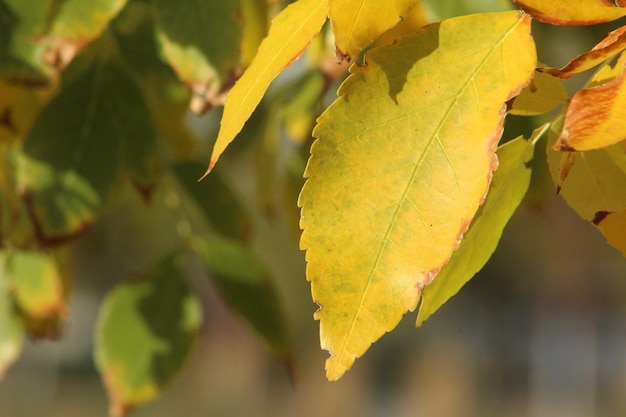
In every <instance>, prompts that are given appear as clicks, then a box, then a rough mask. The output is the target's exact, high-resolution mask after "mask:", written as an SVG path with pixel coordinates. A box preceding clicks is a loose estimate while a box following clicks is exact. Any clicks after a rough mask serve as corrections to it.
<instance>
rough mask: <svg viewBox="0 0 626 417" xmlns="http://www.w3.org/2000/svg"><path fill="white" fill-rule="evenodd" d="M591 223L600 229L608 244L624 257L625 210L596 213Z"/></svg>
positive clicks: (625, 239)
mask: <svg viewBox="0 0 626 417" xmlns="http://www.w3.org/2000/svg"><path fill="white" fill-rule="evenodd" d="M593 223H594V224H595V225H596V226H598V227H599V228H600V230H601V231H602V234H604V237H606V240H607V241H608V242H609V244H610V245H611V246H613V247H614V248H616V249H618V250H619V251H620V252H622V253H623V254H624V256H626V210H622V211H618V212H615V213H609V212H599V213H596V217H595V218H594V219H593Z"/></svg>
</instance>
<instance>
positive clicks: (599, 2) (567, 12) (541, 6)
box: [513, 0, 626, 26]
mask: <svg viewBox="0 0 626 417" xmlns="http://www.w3.org/2000/svg"><path fill="white" fill-rule="evenodd" d="M513 2H514V3H515V4H517V5H518V6H519V7H521V8H522V9H524V10H525V11H526V12H527V13H529V14H530V15H532V16H533V17H534V18H535V19H537V20H538V21H540V22H544V23H550V24H553V25H568V26H579V25H596V24H598V23H604V22H610V21H613V20H617V19H619V18H621V17H624V16H626V8H620V7H616V6H615V4H614V3H612V2H610V1H608V0H576V1H571V0H513Z"/></svg>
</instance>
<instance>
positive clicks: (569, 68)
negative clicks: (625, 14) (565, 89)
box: [538, 26, 626, 80]
mask: <svg viewBox="0 0 626 417" xmlns="http://www.w3.org/2000/svg"><path fill="white" fill-rule="evenodd" d="M624 49H626V26H622V27H621V28H619V29H617V30H614V31H613V32H611V33H609V35H608V36H607V37H606V38H604V39H603V40H602V42H600V43H599V44H597V45H596V46H595V47H594V48H593V49H592V50H591V51H589V52H585V53H584V54H581V55H578V56H577V57H576V58H574V59H572V60H571V61H570V62H569V63H568V64H567V65H565V66H564V67H563V68H561V69H556V68H539V69H538V71H541V72H547V73H550V74H552V75H554V76H556V77H559V78H561V79H562V80H566V79H568V78H569V77H571V76H572V75H576V74H578V73H581V72H583V71H587V70H588V69H591V68H593V67H595V66H596V65H599V64H601V63H602V62H604V61H606V60H607V59H609V58H611V57H613V56H615V55H617V54H619V53H620V52H622V51H623V50H624Z"/></svg>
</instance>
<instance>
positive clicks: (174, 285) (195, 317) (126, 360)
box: [95, 256, 202, 416]
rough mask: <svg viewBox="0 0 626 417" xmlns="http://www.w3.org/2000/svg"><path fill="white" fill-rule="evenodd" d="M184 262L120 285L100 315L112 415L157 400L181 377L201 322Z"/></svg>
mask: <svg viewBox="0 0 626 417" xmlns="http://www.w3.org/2000/svg"><path fill="white" fill-rule="evenodd" d="M179 261H180V259H179V258H177V257H176V256H170V257H168V258H167V259H165V260H164V261H162V262H160V263H159V264H158V265H156V266H154V267H153V269H152V270H150V271H149V272H148V273H147V274H145V275H144V276H141V277H138V278H137V279H136V280H133V281H129V282H126V283H122V284H120V285H118V286H117V287H116V288H115V289H114V290H113V291H111V292H110V293H109V294H108V295H107V296H106V299H105V300H104V302H103V303H102V306H101V310H100V317H99V319H98V328H97V335H96V348H95V360H96V365H97V367H98V371H99V372H100V374H101V376H102V379H103V380H104V383H105V385H106V388H107V391H108V394H109V400H110V404H111V414H112V415H113V416H123V415H125V414H126V412H127V411H129V410H130V409H132V408H134V407H135V406H139V405H142V404H145V403H147V402H149V401H152V400H154V399H155V398H156V397H158V396H159V395H160V394H161V392H162V391H163V390H164V389H165V387H166V386H167V385H168V384H169V383H170V382H171V381H172V379H173V378H174V377H175V376H176V375H177V374H179V373H180V371H181V369H182V367H183V366H184V364H185V362H186V360H187V358H188V356H189V354H190V352H191V350H192V347H193V346H194V343H195V341H196V338H197V335H198V330H199V328H200V325H201V321H202V318H201V317H202V313H201V305H200V302H199V300H198V299H197V298H196V297H195V296H194V295H193V294H192V293H191V291H190V289H189V288H188V286H187V284H186V282H185V279H184V276H183V271H182V268H181V266H180V265H179Z"/></svg>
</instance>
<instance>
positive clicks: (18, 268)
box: [8, 251, 68, 338]
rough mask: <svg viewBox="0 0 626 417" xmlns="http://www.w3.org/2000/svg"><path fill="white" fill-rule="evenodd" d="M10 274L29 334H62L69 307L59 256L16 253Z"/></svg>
mask: <svg viewBox="0 0 626 417" xmlns="http://www.w3.org/2000/svg"><path fill="white" fill-rule="evenodd" d="M8 274H9V277H10V278H9V285H10V288H11V293H12V294H13V298H14V300H15V303H16V305H17V307H18V308H19V311H20V314H21V315H22V316H23V318H24V323H25V326H26V329H27V330H28V331H29V333H30V334H31V335H34V336H36V337H41V338H56V337H58V336H59V333H60V324H61V319H63V318H64V317H65V316H66V315H67V313H68V307H67V305H66V302H65V290H64V284H63V278H62V276H61V273H60V271H59V268H58V266H57V262H56V261H55V259H54V258H53V257H52V256H51V255H48V254H43V253H37V252H22V251H17V252H13V253H11V254H10V256H9V258H8Z"/></svg>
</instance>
